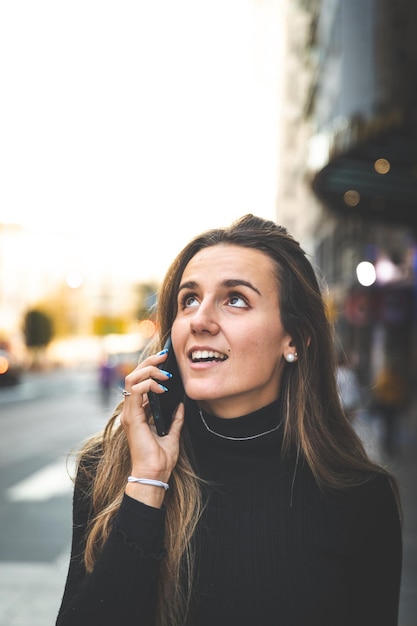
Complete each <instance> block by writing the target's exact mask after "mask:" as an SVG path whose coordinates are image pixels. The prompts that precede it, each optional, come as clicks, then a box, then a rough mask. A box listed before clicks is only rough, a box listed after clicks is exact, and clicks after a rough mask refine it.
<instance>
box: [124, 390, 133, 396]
mask: <svg viewBox="0 0 417 626" xmlns="http://www.w3.org/2000/svg"><path fill="white" fill-rule="evenodd" d="M122 394H123V395H124V396H125V397H126V396H131V395H132V394H131V393H130V391H126V389H123V391H122Z"/></svg>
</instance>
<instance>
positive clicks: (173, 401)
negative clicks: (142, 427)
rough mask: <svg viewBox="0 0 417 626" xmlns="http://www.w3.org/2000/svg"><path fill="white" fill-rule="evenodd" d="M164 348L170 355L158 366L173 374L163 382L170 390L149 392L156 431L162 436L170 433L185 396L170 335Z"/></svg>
mask: <svg viewBox="0 0 417 626" xmlns="http://www.w3.org/2000/svg"><path fill="white" fill-rule="evenodd" d="M164 349H166V350H168V356H167V358H166V359H165V361H164V362H163V363H161V364H160V365H159V366H158V367H159V369H163V370H165V371H166V372H170V373H171V374H172V378H169V379H168V380H164V381H163V382H162V383H161V384H163V385H164V386H165V387H166V388H167V389H168V391H164V393H154V392H153V391H149V392H148V398H149V404H150V407H151V412H152V415H153V419H154V421H155V427H156V432H157V433H158V435H159V436H160V437H163V436H164V435H167V434H168V432H169V428H170V426H171V422H172V418H173V415H174V413H175V410H176V408H177V406H178V405H179V403H180V402H182V401H183V398H184V387H183V385H182V380H181V376H180V372H179V369H178V365H177V359H176V358H175V353H174V349H173V347H172V343H171V337H168V340H167V342H166V344H165V346H164ZM158 382H160V381H158Z"/></svg>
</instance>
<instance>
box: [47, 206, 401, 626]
mask: <svg viewBox="0 0 417 626" xmlns="http://www.w3.org/2000/svg"><path fill="white" fill-rule="evenodd" d="M158 315H159V328H160V345H159V349H160V348H161V347H162V345H163V344H164V340H165V338H166V337H167V336H168V335H169V334H170V333H171V335H172V343H173V347H174V350H175V354H176V357H177V362H178V366H179V370H180V372H181V378H182V381H183V384H184V388H185V392H186V395H185V398H184V403H180V405H179V407H178V409H177V411H176V414H175V417H174V420H173V422H172V425H171V428H170V431H169V433H168V435H166V436H164V437H159V436H158V435H157V434H156V432H155V429H154V427H153V425H152V423H151V422H152V420H150V412H149V403H148V400H147V394H148V392H150V391H153V392H156V393H159V394H162V393H166V392H165V391H164V389H165V388H166V386H165V385H164V382H166V381H168V380H169V373H167V372H165V371H164V370H163V364H164V360H165V359H166V354H165V353H164V352H163V351H162V352H159V353H157V354H151V355H150V356H148V357H147V358H145V360H144V361H143V362H141V363H139V365H138V366H137V368H136V369H135V370H134V371H133V372H132V373H131V374H129V375H128V376H127V377H126V380H125V390H124V400H123V402H122V403H121V404H120V406H119V407H118V408H117V410H116V412H115V414H114V415H113V417H112V418H111V420H110V422H109V424H108V425H107V427H106V429H105V431H104V433H103V434H102V435H100V436H98V437H95V438H93V439H92V440H91V441H89V442H88V443H87V445H86V446H85V447H84V449H83V450H82V451H81V454H80V460H79V466H78V473H77V478H76V484H75V493H74V530H73V545H72V555H71V561H70V567H69V572H68V579H67V583H66V588H65V592H64V597H63V601H62V606H61V609H60V612H59V616H58V619H57V625H58V626H69V625H71V626H75V625H76V626H82V625H84V624H85V625H86V624H89V625H91V624H97V625H99V624H100V625H101V626H102V625H103V624H105V625H107V624H113V625H116V624H123V626H130V625H132V626H133V625H141V626H143V625H147V626H148V625H149V626H154V625H155V626H162V625H164V626H165V625H169V626H174V625H181V626H183V625H185V624H187V625H193V626H205V625H210V626H213V625H216V626H223V625H224V626H226V625H227V626H234V625H236V626H249V625H250V626H253V625H254V624H262V626H269V625H272V624H274V625H277V624H280V625H282V626H344V625H346V626H348V625H349V626H352V625H355V626H365V625H366V626H373V625H374V626H394V625H395V624H397V613H398V597H399V584H400V569H401V527H400V516H399V504H398V496H397V492H396V488H395V483H394V480H393V478H392V477H391V476H389V475H388V473H387V472H386V471H385V470H383V469H382V468H380V467H378V466H376V465H374V464H373V463H372V462H371V461H370V460H369V459H368V458H367V456H366V454H365V452H364V449H363V447H362V444H361V442H360V440H359V439H358V437H357V435H356V434H355V432H354V430H353V429H352V426H351V424H350V423H349V420H348V419H347V417H346V416H345V414H344V412H343V409H342V408H341V406H340V402H339V399H338V391H337V386H336V381H335V365H334V354H333V353H334V349H333V337H332V334H331V328H330V325H329V323H328V321H327V319H326V316H325V309H324V305H323V300H322V296H321V293H320V289H319V286H318V284H317V280H316V277H315V274H314V271H313V269H312V266H311V264H310V263H309V261H308V260H307V258H306V256H305V254H304V252H303V250H302V249H301V248H300V246H299V244H298V243H297V242H296V241H295V240H294V239H293V238H292V237H291V236H290V235H289V234H288V233H287V232H286V230H285V229H284V228H282V227H280V226H277V225H276V224H274V223H273V222H270V221H266V220H263V219H261V218H258V217H254V216H252V215H247V216H244V217H242V218H241V219H240V220H238V221H237V222H236V223H234V224H233V225H232V226H231V227H230V228H226V229H219V230H212V231H209V232H207V233H204V234H202V235H201V236H198V237H196V238H195V239H194V240H193V241H191V242H190V243H189V244H188V245H187V246H186V247H185V249H184V250H183V251H182V252H181V253H180V254H179V256H178V257H177V259H176V260H175V261H174V263H173V264H172V266H171V268H170V269H169V271H168V273H167V276H166V278H165V281H164V283H163V285H162V288H161V292H160V294H159V306H158ZM158 366H160V367H158ZM161 368H162V369H161ZM168 393H169V392H168ZM129 477H130V479H129V481H128V478H129ZM138 481H139V482H138ZM168 486H169V489H168V488H167V487H168Z"/></svg>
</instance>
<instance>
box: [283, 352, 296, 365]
mask: <svg viewBox="0 0 417 626" xmlns="http://www.w3.org/2000/svg"><path fill="white" fill-rule="evenodd" d="M296 354H297V353H296ZM296 354H293V353H292V352H290V353H289V354H286V355H285V360H286V361H288V363H294V361H295V356H296Z"/></svg>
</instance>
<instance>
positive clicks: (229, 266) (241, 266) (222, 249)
mask: <svg viewBox="0 0 417 626" xmlns="http://www.w3.org/2000/svg"><path fill="white" fill-rule="evenodd" d="M238 278H241V279H246V280H248V279H250V280H251V282H254V283H257V284H268V286H269V287H270V288H271V287H274V288H276V282H277V279H276V275H275V265H274V262H273V261H272V259H271V258H270V257H269V256H268V255H267V254H266V252H262V251H261V250H255V249H253V248H246V247H244V246H238V245H233V244H217V245H214V246H210V247H208V248H204V249H203V250H200V251H199V252H197V254H195V255H194V256H193V258H192V259H191V260H190V261H189V263H188V265H187V266H186V267H185V270H184V273H183V276H182V282H183V281H184V280H187V281H188V280H195V281H197V282H204V280H208V279H210V280H217V281H218V282H222V281H223V280H225V279H238Z"/></svg>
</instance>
